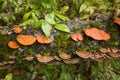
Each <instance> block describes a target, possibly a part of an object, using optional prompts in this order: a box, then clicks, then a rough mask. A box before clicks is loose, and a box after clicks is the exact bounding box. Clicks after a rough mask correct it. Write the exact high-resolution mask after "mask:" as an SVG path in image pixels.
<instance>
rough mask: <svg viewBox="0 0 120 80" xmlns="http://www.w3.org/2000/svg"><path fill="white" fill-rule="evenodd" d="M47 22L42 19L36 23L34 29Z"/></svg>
mask: <svg viewBox="0 0 120 80" xmlns="http://www.w3.org/2000/svg"><path fill="white" fill-rule="evenodd" d="M43 22H45V20H43V19H41V20H39V21H38V22H36V23H35V25H34V28H38V27H39V26H40V25H41V24H42V23H43Z"/></svg>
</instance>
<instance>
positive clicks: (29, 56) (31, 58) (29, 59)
mask: <svg viewBox="0 0 120 80" xmlns="http://www.w3.org/2000/svg"><path fill="white" fill-rule="evenodd" d="M33 58H34V57H33V56H32V55H28V56H26V57H25V58H23V60H27V61H32V60H33Z"/></svg>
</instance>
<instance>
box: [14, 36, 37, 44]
mask: <svg viewBox="0 0 120 80" xmlns="http://www.w3.org/2000/svg"><path fill="white" fill-rule="evenodd" d="M16 39H17V41H18V42H19V43H20V44H22V45H25V46H28V45H32V44H34V43H35V41H36V38H35V37H34V36H31V35H18V36H17V38H16Z"/></svg>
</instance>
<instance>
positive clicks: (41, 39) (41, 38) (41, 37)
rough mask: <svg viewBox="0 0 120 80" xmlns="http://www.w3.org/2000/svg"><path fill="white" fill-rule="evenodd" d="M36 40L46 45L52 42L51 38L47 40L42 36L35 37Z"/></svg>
mask: <svg viewBox="0 0 120 80" xmlns="http://www.w3.org/2000/svg"><path fill="white" fill-rule="evenodd" d="M36 38H37V41H38V42H39V43H42V44H48V43H51V42H52V39H51V38H48V37H46V36H44V35H37V36H36Z"/></svg>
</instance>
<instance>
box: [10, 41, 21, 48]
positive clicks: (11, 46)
mask: <svg viewBox="0 0 120 80" xmlns="http://www.w3.org/2000/svg"><path fill="white" fill-rule="evenodd" d="M8 46H9V47H10V48H11V49H17V48H19V47H20V46H19V45H18V44H17V42H15V41H9V42H8Z"/></svg>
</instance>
